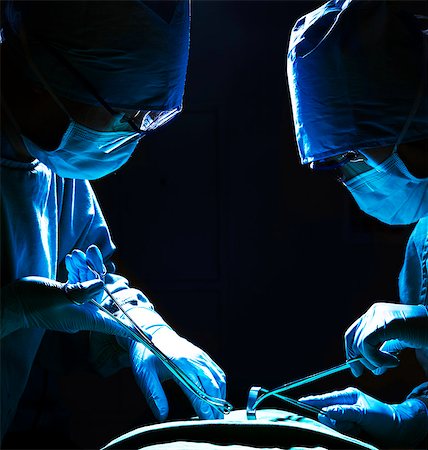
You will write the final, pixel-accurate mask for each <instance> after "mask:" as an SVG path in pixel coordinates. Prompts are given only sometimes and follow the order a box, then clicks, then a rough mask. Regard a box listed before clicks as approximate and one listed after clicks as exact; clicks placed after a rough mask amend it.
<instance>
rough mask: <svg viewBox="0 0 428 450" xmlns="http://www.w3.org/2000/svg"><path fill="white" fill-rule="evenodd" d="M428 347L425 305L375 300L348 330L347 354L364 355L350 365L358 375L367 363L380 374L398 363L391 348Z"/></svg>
mask: <svg viewBox="0 0 428 450" xmlns="http://www.w3.org/2000/svg"><path fill="white" fill-rule="evenodd" d="M427 347H428V311H427V308H426V307H425V306H423V305H403V304H396V303H375V304H374V305H372V306H371V307H370V308H369V310H368V311H367V312H366V313H365V314H363V315H362V316H361V317H360V318H359V319H358V320H356V321H355V322H354V323H353V324H352V325H351V326H350V327H349V328H348V330H347V331H346V333H345V348H346V358H347V359H352V358H357V357H362V358H363V359H362V361H361V362H355V363H353V364H352V365H351V370H352V373H353V374H354V375H355V376H360V375H361V374H362V372H363V369H364V367H367V368H368V369H370V370H371V371H372V372H374V373H375V374H376V375H379V374H381V373H383V372H385V370H386V369H387V368H389V367H396V366H398V364H399V362H400V361H399V359H398V358H397V357H396V356H394V355H392V354H391V353H389V352H391V351H394V350H400V349H403V348H427Z"/></svg>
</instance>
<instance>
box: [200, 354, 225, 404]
mask: <svg viewBox="0 0 428 450" xmlns="http://www.w3.org/2000/svg"><path fill="white" fill-rule="evenodd" d="M203 355H204V364H205V366H206V367H207V368H208V369H209V371H210V372H211V374H212V376H213V377H214V379H215V381H216V382H217V385H218V387H219V389H220V398H222V399H225V398H226V374H225V373H224V371H223V369H222V368H221V367H220V366H219V365H218V364H217V363H216V362H215V361H213V360H212V359H211V358H210V357H209V356H208V354H206V353H205V352H203Z"/></svg>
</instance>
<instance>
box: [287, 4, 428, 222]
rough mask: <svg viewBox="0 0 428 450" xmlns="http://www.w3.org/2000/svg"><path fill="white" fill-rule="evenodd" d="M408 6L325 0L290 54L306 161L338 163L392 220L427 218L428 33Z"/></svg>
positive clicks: (323, 165) (297, 33)
mask: <svg viewBox="0 0 428 450" xmlns="http://www.w3.org/2000/svg"><path fill="white" fill-rule="evenodd" d="M403 5H404V6H405V2H385V1H381V2H349V1H330V2H327V3H326V4H324V5H323V6H322V7H320V8H319V9H317V10H315V11H313V12H311V13H309V14H307V15H306V16H304V17H302V18H301V19H300V20H299V21H298V22H297V23H296V25H295V26H294V28H293V30H292V33H291V38H290V45H289V50H288V59H287V73H288V82H289V87H290V98H291V104H292V109H293V116H294V125H295V132H296V139H297V144H298V148H299V153H300V158H301V161H302V163H303V164H311V167H313V168H315V169H317V168H318V169H335V171H336V172H338V173H339V176H340V179H341V181H342V182H343V183H344V184H345V186H346V187H347V189H348V190H349V191H350V192H351V194H352V195H353V197H354V199H355V200H356V201H357V203H358V205H359V207H360V208H361V209H362V210H363V211H365V212H366V213H368V214H370V215H371V216H373V217H376V218H377V219H379V220H381V221H383V222H385V223H388V224H391V225H404V224H409V223H413V222H416V221H418V220H419V219H420V218H422V217H425V216H427V215H428V98H427V92H428V91H427V85H428V76H427V73H428V72H427V63H428V35H427V33H426V32H425V30H424V24H423V22H422V21H420V20H419V18H418V17H417V15H414V14H411V13H409V11H407V10H406V8H404V7H403Z"/></svg>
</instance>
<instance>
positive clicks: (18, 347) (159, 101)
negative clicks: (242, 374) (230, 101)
mask: <svg viewBox="0 0 428 450" xmlns="http://www.w3.org/2000/svg"><path fill="white" fill-rule="evenodd" d="M155 3H156V2H155ZM2 6H3V8H4V9H5V10H4V16H5V17H6V19H7V20H6V22H5V28H4V29H3V30H2V31H3V33H2V37H3V42H2V44H1V46H2V63H4V64H2V159H1V201H2V203H1V214H2V215H1V220H2V241H1V248H2V261H1V263H2V299H1V347H2V352H1V411H2V414H1V419H2V423H1V431H2V434H4V433H5V432H6V431H7V428H8V426H9V424H10V422H11V420H12V419H13V417H14V414H15V412H16V409H17V405H18V402H19V399H20V397H21V395H22V393H23V390H24V388H25V385H26V383H27V380H28V377H29V373H30V369H31V366H32V364H33V360H34V358H35V355H36V352H37V350H38V348H39V345H40V342H41V340H42V337H43V335H44V330H46V329H50V330H56V331H64V332H75V331H79V330H91V331H100V332H102V333H104V334H102V335H101V334H98V335H97V334H96V333H92V339H93V342H92V343H91V348H92V359H93V361H94V362H95V364H96V365H97V366H98V368H99V370H100V371H101V372H104V373H108V372H111V371H112V370H114V365H115V362H117V361H112V360H113V359H114V358H116V359H117V358H118V356H117V355H118V354H120V353H122V354H125V355H128V354H129V358H130V361H131V366H132V367H133V371H134V374H135V377H136V381H137V383H138V385H139V386H140V387H141V389H142V391H143V393H144V394H145V396H146V399H147V401H148V403H149V405H150V407H151V409H152V411H153V413H154V415H155V416H156V417H157V419H159V420H164V419H165V418H166V417H167V415H168V402H167V399H166V397H165V393H164V392H163V389H162V387H161V382H162V381H164V380H165V379H167V378H168V376H169V374H167V373H165V371H164V369H163V367H162V366H161V365H160V364H159V363H158V361H157V360H156V359H155V358H154V357H153V355H152V354H151V353H150V352H148V351H147V350H146V349H145V348H144V347H142V346H141V344H138V343H136V342H133V341H129V340H123V339H122V340H119V342H116V339H115V338H114V337H110V336H108V335H117V336H120V335H121V334H122V333H123V332H122V331H121V329H120V327H118V326H116V324H115V323H114V321H112V320H110V319H109V318H108V317H106V316H104V315H103V314H102V313H100V312H99V311H98V310H97V309H96V308H94V307H92V306H93V305H89V304H83V305H81V306H78V305H76V304H75V303H73V302H71V301H70V300H74V301H75V302H77V303H79V302H80V303H84V302H85V300H87V299H88V298H91V297H94V296H98V297H99V296H100V293H101V289H102V283H101V282H100V281H96V280H91V279H88V278H85V273H84V269H83V268H82V270H81V273H79V270H80V269H79V264H80V263H81V262H82V261H83V262H84V261H85V257H86V253H85V252H86V251H87V249H88V247H90V246H91V245H93V244H95V245H96V246H97V247H98V248H99V249H100V250H101V253H102V257H103V259H104V263H105V264H106V267H107V269H108V273H107V276H106V279H105V282H106V284H108V285H109V288H110V290H111V291H112V292H115V293H116V295H117V298H118V299H120V301H121V302H122V303H123V304H125V305H128V306H130V307H132V308H133V310H134V312H136V316H137V317H138V319H139V322H140V325H141V327H142V328H143V329H145V330H146V331H147V332H148V333H149V334H151V335H152V337H153V342H154V343H155V344H156V345H157V346H158V347H159V348H160V349H161V350H163V351H164V352H165V353H166V354H167V355H168V356H169V357H170V358H171V359H172V360H174V361H176V362H177V364H179V365H180V366H181V367H182V368H183V369H184V370H185V371H186V372H187V373H188V374H189V376H190V377H191V378H192V379H193V380H194V381H195V382H197V383H200V384H202V387H203V388H204V389H205V390H206V392H208V393H209V394H211V395H213V396H216V397H222V398H224V396H225V376H224V373H223V371H222V370H221V369H220V368H219V367H218V366H217V364H216V363H215V362H214V361H212V360H211V358H210V357H209V356H208V355H207V354H206V353H205V352H203V351H202V350H201V349H199V348H198V347H196V346H194V345H193V344H191V343H190V342H188V341H187V340H185V339H184V338H182V337H181V336H179V335H178V334H177V333H175V332H174V330H172V329H171V328H170V327H169V326H168V325H167V324H166V323H165V322H164V321H163V319H162V317H161V316H160V315H159V314H158V313H157V312H156V311H155V310H154V308H153V305H152V304H151V303H150V302H149V301H148V299H147V298H146V297H145V296H144V295H143V294H142V292H140V291H139V290H137V289H133V288H131V287H130V286H129V285H128V281H127V280H126V279H125V278H123V277H122V276H120V275H116V274H115V273H114V265H113V264H112V262H111V258H112V255H113V253H114V250H115V247H114V244H113V243H112V240H111V237H110V233H109V230H108V227H107V225H106V222H105V219H104V217H103V214H102V212H101V209H100V206H99V204H98V201H97V199H96V197H95V194H94V192H93V190H92V188H91V185H90V183H89V182H88V181H87V180H88V179H95V178H100V177H101V176H104V175H106V174H108V173H111V172H113V171H115V170H117V169H118V168H119V167H120V166H121V165H123V164H124V163H125V162H126V161H127V160H128V159H129V158H130V157H131V154H132V152H133V150H134V149H135V148H136V146H137V144H138V142H139V141H140V139H141V137H142V135H144V132H145V130H150V129H153V128H155V127H156V126H161V125H163V124H164V123H166V122H167V121H168V120H170V119H171V118H172V117H173V116H174V115H175V114H177V113H178V112H179V111H180V110H181V105H182V97H183V91H184V83H185V76H186V67H187V59H188V48H189V19H190V12H189V4H188V2H186V1H183V2H165V4H162V2H158V4H157V5H156V4H153V3H152V4H151V5H150V2H149V4H148V5H146V4H145V3H144V2H141V1H129V2H109V1H107V2H92V1H74V2H12V1H10V2H3V5H2ZM3 67H4V70H3ZM141 130H142V131H141ZM74 249H79V252H73V253H72V256H71V257H70V258H71V259H70V261H71V262H70V264H69V269H70V270H71V272H72V274H73V277H74V278H75V279H73V280H69V281H73V283H68V284H64V282H65V281H67V272H66V270H65V265H64V261H65V258H66V255H67V254H69V253H71V252H72V251H73V250H74ZM73 270H74V272H73ZM119 344H120V345H119ZM119 359H120V358H119ZM122 360H123V358H122ZM186 394H187V395H188V396H189V399H190V401H191V402H192V405H193V407H194V409H195V411H196V413H197V414H198V415H199V417H201V418H219V417H220V414H219V413H218V412H217V411H214V410H212V409H211V407H210V406H209V405H207V404H205V403H204V402H202V401H200V400H199V399H197V398H196V397H194V396H193V395H192V394H190V393H189V392H187V391H186Z"/></svg>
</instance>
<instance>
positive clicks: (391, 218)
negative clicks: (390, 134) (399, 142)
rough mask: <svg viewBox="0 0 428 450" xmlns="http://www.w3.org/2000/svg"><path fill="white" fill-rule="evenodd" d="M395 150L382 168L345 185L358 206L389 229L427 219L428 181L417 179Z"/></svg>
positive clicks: (365, 173)
mask: <svg viewBox="0 0 428 450" xmlns="http://www.w3.org/2000/svg"><path fill="white" fill-rule="evenodd" d="M396 148H397V147H395V149H394V151H393V153H392V155H391V156H390V157H388V158H387V159H386V160H385V161H383V162H382V163H381V164H376V163H375V162H373V161H367V164H369V165H370V166H371V167H372V169H371V170H369V171H367V172H364V173H361V174H360V175H357V176H356V177H354V178H351V179H350V180H347V181H344V184H345V186H346V187H347V188H348V190H349V191H350V193H351V194H352V196H353V197H354V199H355V200H356V202H357V203H358V206H359V207H360V208H361V209H362V210H363V211H364V212H366V213H367V214H369V215H371V216H373V217H376V219H379V220H381V221H382V222H385V223H387V224H389V225H408V224H411V223H414V222H417V221H418V220H419V219H421V218H422V217H425V216H428V178H416V177H415V176H413V175H412V174H411V173H410V172H409V171H408V169H407V167H406V165H405V164H404V162H403V161H402V160H401V158H400V157H399V156H398V154H397V151H396Z"/></svg>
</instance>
